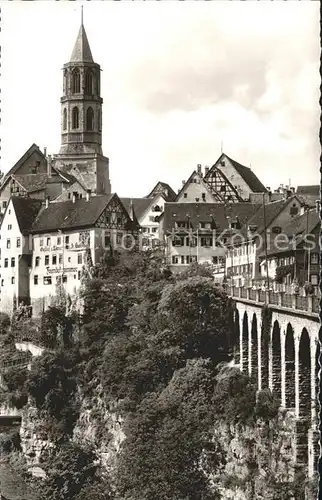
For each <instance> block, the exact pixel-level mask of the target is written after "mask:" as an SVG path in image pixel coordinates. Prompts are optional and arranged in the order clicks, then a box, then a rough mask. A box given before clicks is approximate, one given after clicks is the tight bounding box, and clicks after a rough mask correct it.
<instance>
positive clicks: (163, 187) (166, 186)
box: [146, 181, 177, 201]
mask: <svg viewBox="0 0 322 500" xmlns="http://www.w3.org/2000/svg"><path fill="white" fill-rule="evenodd" d="M159 187H160V188H161V189H159ZM165 191H167V192H168V195H167V196H165ZM160 192H162V194H163V195H164V197H165V199H166V201H174V200H175V199H176V196H177V195H176V193H175V192H174V191H173V189H172V187H171V186H169V184H167V183H166V182H161V181H159V182H157V184H156V185H155V186H154V188H153V189H152V191H151V193H150V194H148V196H146V198H153V196H155V194H157V193H160Z"/></svg>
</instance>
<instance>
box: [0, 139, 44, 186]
mask: <svg viewBox="0 0 322 500" xmlns="http://www.w3.org/2000/svg"><path fill="white" fill-rule="evenodd" d="M35 151H37V153H39V154H40V156H42V157H43V158H44V159H46V157H45V155H44V154H43V152H42V151H41V150H40V149H39V147H38V146H37V144H32V145H31V146H30V148H29V149H28V150H27V151H26V152H25V153H24V154H23V155H22V157H21V158H20V159H19V160H18V161H17V163H16V164H15V165H14V166H13V167H12V168H11V169H10V170H9V172H7V173H6V175H5V176H4V178H3V179H2V184H4V182H5V181H6V180H7V177H9V176H10V175H13V174H15V173H16V172H17V171H18V170H19V168H20V167H21V165H23V164H24V163H25V161H26V160H28V158H29V157H30V156H31V155H32V154H33V153H34V152H35Z"/></svg>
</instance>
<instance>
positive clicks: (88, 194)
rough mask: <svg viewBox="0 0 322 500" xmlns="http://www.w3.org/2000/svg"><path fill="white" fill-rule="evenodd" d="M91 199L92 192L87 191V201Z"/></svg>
mask: <svg viewBox="0 0 322 500" xmlns="http://www.w3.org/2000/svg"><path fill="white" fill-rule="evenodd" d="M90 197H91V190H90V189H87V191H86V201H89V199H90Z"/></svg>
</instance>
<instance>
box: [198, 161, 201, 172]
mask: <svg viewBox="0 0 322 500" xmlns="http://www.w3.org/2000/svg"><path fill="white" fill-rule="evenodd" d="M197 172H198V174H201V165H200V163H198V165H197Z"/></svg>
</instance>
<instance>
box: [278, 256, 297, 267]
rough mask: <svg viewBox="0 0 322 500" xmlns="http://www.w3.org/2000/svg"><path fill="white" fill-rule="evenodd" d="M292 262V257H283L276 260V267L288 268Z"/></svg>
mask: <svg viewBox="0 0 322 500" xmlns="http://www.w3.org/2000/svg"><path fill="white" fill-rule="evenodd" d="M293 262H294V256H291V257H283V258H282V259H277V265H278V266H288V265H290V264H293Z"/></svg>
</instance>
